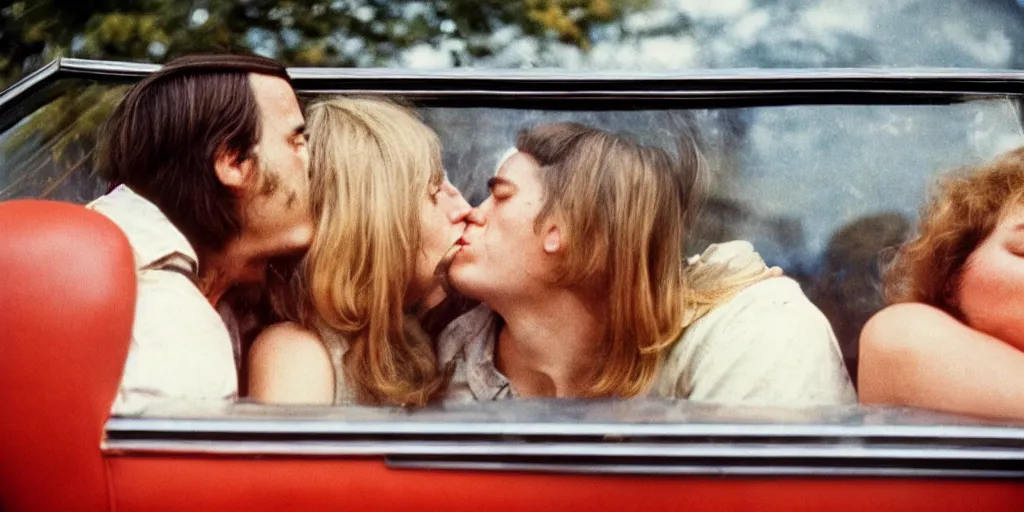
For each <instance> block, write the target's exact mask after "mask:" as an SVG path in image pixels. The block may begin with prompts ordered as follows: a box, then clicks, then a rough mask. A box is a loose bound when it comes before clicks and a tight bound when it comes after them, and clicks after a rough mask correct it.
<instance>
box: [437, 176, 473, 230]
mask: <svg viewBox="0 0 1024 512" xmlns="http://www.w3.org/2000/svg"><path fill="white" fill-rule="evenodd" d="M443 188H444V193H445V195H446V196H448V203H449V206H448V220H450V221H451V222H452V223H453V224H454V223H458V222H465V221H466V217H467V216H468V215H469V212H470V211H471V210H472V209H473V208H472V207H471V206H469V203H468V202H467V201H466V198H465V197H462V193H461V192H459V189H457V188H455V185H452V184H451V183H448V182H445V184H444V185H443Z"/></svg>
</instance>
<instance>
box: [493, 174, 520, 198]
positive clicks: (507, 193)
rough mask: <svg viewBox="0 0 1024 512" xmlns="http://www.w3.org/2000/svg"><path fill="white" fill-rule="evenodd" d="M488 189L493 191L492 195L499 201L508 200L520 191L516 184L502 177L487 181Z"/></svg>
mask: <svg viewBox="0 0 1024 512" xmlns="http://www.w3.org/2000/svg"><path fill="white" fill-rule="evenodd" d="M487 188H488V189H489V190H490V191H491V195H492V196H494V198H495V199H497V200H502V199H508V198H510V197H512V196H514V195H515V193H516V192H517V191H518V190H519V189H518V187H516V186H515V184H514V183H512V182H511V181H508V180H507V179H505V178H502V177H500V176H495V177H493V178H491V179H489V180H487Z"/></svg>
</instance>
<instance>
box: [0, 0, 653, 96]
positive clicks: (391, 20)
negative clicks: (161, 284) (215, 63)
mask: <svg viewBox="0 0 1024 512" xmlns="http://www.w3.org/2000/svg"><path fill="white" fill-rule="evenodd" d="M649 3H650V0H437V1H404V2H396V1H391V0H331V1H298V0H192V1H181V0H74V1H71V0H31V1H16V2H13V3H11V4H10V5H8V6H7V7H5V8H3V9H0V81H2V83H3V85H5V86H6V85H9V84H10V83H11V82H12V81H13V80H16V79H17V78H18V77H20V76H22V75H23V74H24V73H26V72H28V71H31V70H32V69H35V68H37V67H39V66H41V65H42V64H45V63H46V62H47V61H49V60H51V59H53V58H54V57H57V56H69V57H81V58H91V59H113V60H131V61H142V62H157V63H159V62H164V61H166V60H168V59H171V58H174V57H177V56H180V55H184V54H187V53H193V52H199V51H255V52H258V53H263V54H266V55H268V56H271V57H275V58H278V59H280V60H281V61H283V62H285V63H286V64H288V65H293V66H368V65H387V64H389V63H393V62H394V59H395V57H396V56H398V55H399V54H400V53H401V51H402V50H405V49H407V48H409V47H411V46H413V45H416V44H422V43H427V44H433V45H437V44H439V43H440V42H441V41H443V40H446V39H449V40H450V39H454V40H459V41H464V42H465V43H466V46H465V47H466V50H465V55H458V56H456V57H457V59H456V62H458V63H462V64H467V63H470V62H467V60H469V59H471V58H473V57H481V56H486V55H490V54H492V53H493V52H494V51H495V50H497V49H496V48H493V47H491V46H489V42H488V40H487V36H488V35H489V34H490V33H492V32H493V31H495V30H497V29H499V28H502V27H507V26H513V27H518V28H519V29H520V30H521V32H522V34H524V35H528V36H536V37H540V38H542V39H546V40H558V41H562V42H565V43H568V44H572V45H576V46H578V47H580V48H583V49H587V48H589V47H590V45H591V40H590V33H591V30H592V29H593V28H595V27H597V26H600V25H603V24H608V23H614V22H615V21H617V20H618V19H620V18H621V16H622V15H623V14H624V13H626V12H629V11H634V10H639V9H643V8H645V7H647V6H648V5H649Z"/></svg>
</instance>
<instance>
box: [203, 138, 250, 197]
mask: <svg viewBox="0 0 1024 512" xmlns="http://www.w3.org/2000/svg"><path fill="white" fill-rule="evenodd" d="M255 161H256V159H255V158H253V157H251V156H244V155H242V154H240V153H239V152H237V151H228V150H227V149H225V148H223V147H222V148H221V149H220V150H219V151H217V157H216V158H214V160H213V170H214V172H215V173H217V179H218V180H220V182H221V183H223V184H224V186H225V187H228V188H229V189H232V190H242V189H244V188H245V187H246V186H247V185H248V183H250V181H251V177H252V174H253V170H254V167H255Z"/></svg>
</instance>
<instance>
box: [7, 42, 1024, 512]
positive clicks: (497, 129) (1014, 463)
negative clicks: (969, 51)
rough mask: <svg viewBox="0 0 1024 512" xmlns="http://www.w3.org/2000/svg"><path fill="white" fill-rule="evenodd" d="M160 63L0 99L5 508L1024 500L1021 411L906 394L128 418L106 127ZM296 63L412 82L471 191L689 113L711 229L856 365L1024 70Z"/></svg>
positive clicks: (166, 407) (168, 407) (993, 503)
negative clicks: (661, 71) (886, 286)
mask: <svg viewBox="0 0 1024 512" xmlns="http://www.w3.org/2000/svg"><path fill="white" fill-rule="evenodd" d="M153 69H155V66H149V65H140V64H128V63H117V62H97V61H83V60H60V61H56V62H54V63H52V64H51V65H49V66H48V67H46V68H44V69H42V70H40V71H39V72H37V73H35V74H33V75H31V76H29V77H27V78H25V79H24V80H22V81H20V82H18V83H17V84H15V85H14V86H12V87H11V88H9V89H8V90H6V91H4V92H3V93H2V94H0V201H2V202H0V247H2V250H0V276H2V277H0V418H2V419H0V510H3V511H5V512H14V511H23V510H47V511H50V510H117V511H131V510H247V511H252V510H314V509H351V510H394V509H402V510H405V509H424V510H474V511H477V510H545V509H553V510H594V509H615V510H643V511H646V512H650V511H656V510H669V509H672V510H675V509H692V510H766V509H787V510H872V511H881V510H907V509H914V510H972V511H974V510H1021V509H1022V508H1024V485H1022V484H1021V481H1020V479H1021V477H1024V425H1021V424H1013V423H1008V422H1001V421H988V420H981V419H972V418H965V417H956V416H949V415H941V414H936V413H931V412H927V411H920V410H912V409H888V408H874V407H860V406H849V407H829V408H815V409H802V410H792V409H770V408H740V407H730V406H719V405H712V404H707V403H690V402H686V401H678V402H673V401H667V400H650V399H637V400H629V401H612V400H601V401H554V400H553V401H542V400H528V401H518V402H508V403H485V404H478V405H472V406H458V407H435V408H425V409H416V410H412V409H389V408H364V407H294V406H289V407H286V406H265V405H257V404H252V403H246V402H245V401H244V400H243V401H241V402H239V403H211V404H195V403H174V402H169V403H164V404H160V405H157V406H154V407H152V408H150V409H148V410H146V411H144V412H143V413H141V414H140V415H138V416H133V417H110V413H109V411H110V406H111V403H112V401H113V398H114V395H115V392H116V390H117V386H118V382H119V379H120V375H121V370H122V367H123V365H124V361H125V357H126V354H127V351H128V345H129V338H130V332H131V326H132V316H133V311H134V300H135V297H134V294H135V274H134V267H133V264H132V254H131V250H130V248H129V246H128V244H127V241H126V240H125V238H124V236H123V235H122V234H121V233H120V231H118V229H117V228H116V227H115V226H114V225H113V224H112V223H110V222H109V221H107V220H106V219H105V218H103V217H101V216H100V215H98V214H95V213H93V212H89V211H86V210H85V209H84V208H83V207H81V206H80V204H81V203H84V202H86V201H88V200H90V199H92V198H94V197H96V196H98V195H99V194H101V193H102V192H103V190H104V187H105V184H103V183H102V182H100V181H99V180H98V179H97V178H95V177H93V175H92V174H91V169H92V166H93V164H92V156H91V152H92V147H93V142H94V139H95V132H96V130H97V127H98V126H99V124H100V123H101V122H102V120H103V119H104V117H105V115H106V114H107V113H108V112H109V107H110V106H111V105H112V104H113V102H115V101H116V100H117V98H118V97H119V95H120V94H121V93H122V92H123V88H122V87H120V85H121V84H125V83H130V82H133V81H135V80H138V79H139V78H140V77H142V76H145V75H146V74H147V73H149V72H151V71H152V70H153ZM290 72H291V74H292V77H293V78H294V82H295V86H296V88H297V89H298V90H299V91H300V92H301V93H302V94H303V95H304V96H306V97H312V96H316V95H321V94H328V93H355V92H358V93H360V94H372V95H398V96H401V97H403V98H404V99H405V100H407V101H409V102H410V103H412V104H414V105H415V106H416V107H417V108H418V109H419V110H420V111H421V112H422V114H423V115H424V118H425V119H426V120H427V121H428V123H429V124H431V125H432V126H433V127H434V128H435V129H436V130H437V131H438V132H439V134H440V135H441V138H442V142H443V144H444V146H445V155H444V157H445V165H446V167H447V168H448V170H449V173H450V175H451V176H452V179H453V182H455V184H456V185H458V186H459V187H460V188H461V189H462V190H463V191H464V192H465V193H466V195H467V197H468V198H469V199H470V201H471V202H474V201H478V200H480V199H481V198H482V194H484V193H485V188H484V185H483V183H484V181H485V180H486V178H487V177H488V174H489V172H490V171H491V169H492V168H493V164H494V159H495V157H497V156H498V154H500V153H501V150H503V149H504V148H505V147H507V146H508V145H509V144H511V141H512V136H513V134H514V133H515V131H516V130H518V129H519V128H521V127H523V126H525V125H528V124H530V123H535V122H539V121H545V120H551V119H574V120H578V121H581V122H585V123H589V124H595V125H598V126H602V127H608V128H613V129H616V130H618V131H631V132H634V133H635V134H637V136H639V137H641V138H643V139H645V140H650V141H654V142H658V141H662V140H668V139H670V138H671V137H672V136H673V134H677V133H678V132H679V131H680V130H688V131H690V132H691V133H693V134H695V135H696V136H697V138H698V140H699V141H700V142H701V144H702V146H703V147H704V150H705V153H706V154H707V155H708V159H709V161H710V162H711V163H712V164H713V169H714V176H713V179H714V181H713V183H712V184H711V189H710V192H711V194H710V198H709V200H708V202H707V204H706V205H705V207H704V210H703V215H702V217H701V219H700V221H699V222H698V224H697V226H696V228H695V229H694V230H693V233H692V234H691V239H692V244H693V245H692V250H691V252H696V250H698V249H699V248H700V247H702V246H704V245H706V244H707V243H709V242H714V241H722V240H728V239H733V238H744V239H747V240H751V241H752V242H753V243H754V245H755V247H757V248H758V250H759V251H760V252H761V254H762V255H763V256H764V257H765V259H766V260H767V261H768V263H769V264H772V265H780V266H782V267H783V268H784V270H785V272H786V273H787V274H788V275H790V276H792V277H794V278H796V279H797V280H799V281H800V282H801V284H802V285H803V286H804V289H805V292H806V293H807V294H808V296H810V297H811V298H812V300H814V301H815V302H816V303H817V304H818V306H819V307H820V308H821V309H822V310H823V311H824V312H825V313H826V315H827V316H828V317H829V319H830V320H831V321H832V323H833V326H834V328H835V330H836V333H837V335H838V337H839V339H840V342H841V345H842V348H843V351H844V355H845V356H846V359H847V366H848V369H849V370H850V372H851V376H854V377H855V376H856V354H857V350H856V339H857V333H858V332H859V329H860V326H861V325H863V323H864V321H865V320H866V318H867V317H868V316H870V314H871V313H873V312H874V311H876V310H877V309H878V308H879V307H880V306H881V298H880V296H879V294H878V291H877V283H878V280H879V274H878V266H877V255H878V253H879V251H880V250H882V249H883V248H884V247H889V246H892V245H894V244H897V243H899V241H901V240H903V239H904V238H905V237H906V236H907V235H908V233H909V232H910V230H911V229H912V226H913V223H914V221H915V215H916V211H917V207H918V205H919V204H920V202H921V201H922V200H923V198H924V197H925V196H924V192H925V190H926V188H927V186H928V184H929V181H930V179H931V177H932V176H933V175H934V174H935V173H937V172H939V171H941V170H943V169H945V168H949V167H952V166H958V165H963V164H967V163H973V162H976V161H981V160H983V159H987V158H989V157H991V156H993V155H995V154H997V153H998V152H1000V151H1002V150H1005V149H1008V148H1009V147H1013V146H1017V145H1021V144H1022V142H1024V132H1022V128H1021V118H1020V114H1019V113H1020V100H1021V94H1022V93H1024V73H989V72H970V73H969V72H962V71H943V70H936V71H921V70H916V71H899V70H884V71H883V70H802V71H777V70H774V71H769V70H761V71H753V70H745V71H715V72H699V73H690V74H674V75H603V74H593V73H589V74H569V73H556V72H550V71H535V72H534V71H531V72H525V71H502V72H498V71H488V72H476V71H450V72H443V73H418V72H402V71H394V70H379V69H378V70H367V69H292V70H290ZM40 199H42V200H40ZM54 200H56V201H54ZM76 203H77V204H76Z"/></svg>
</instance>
